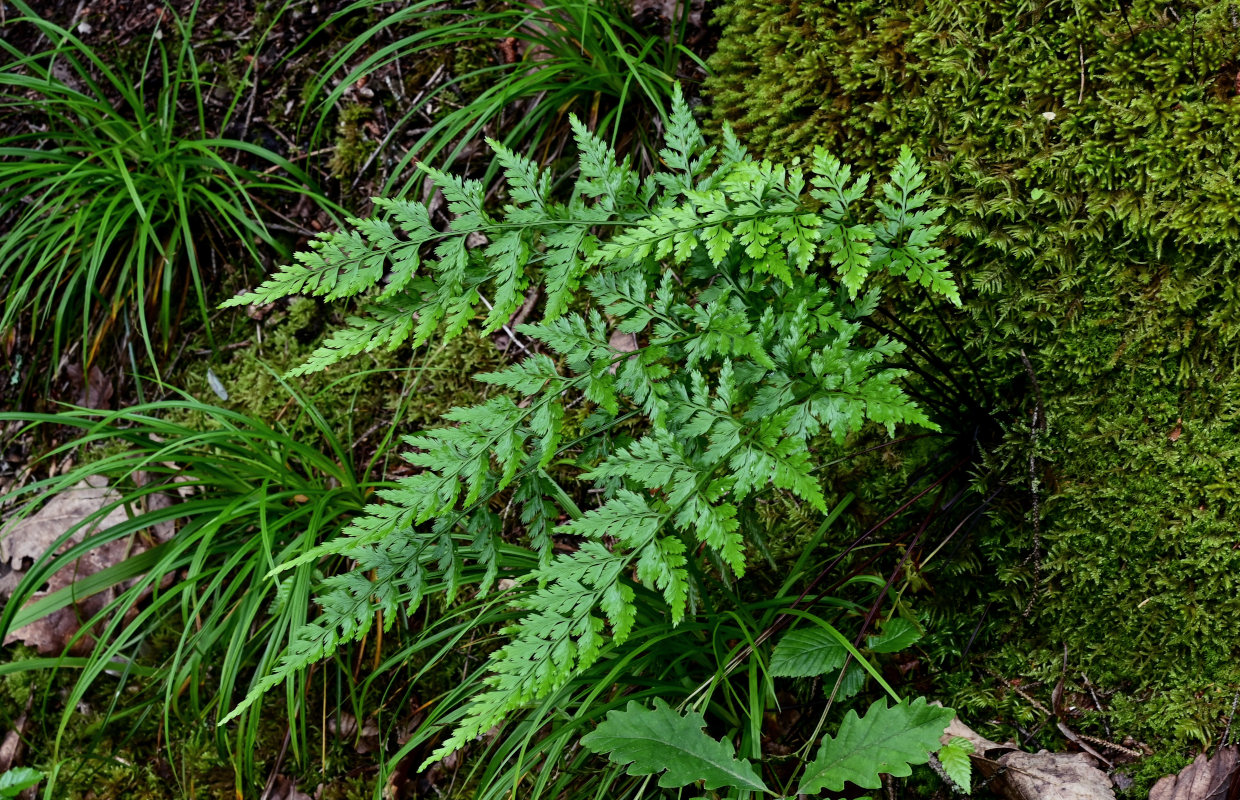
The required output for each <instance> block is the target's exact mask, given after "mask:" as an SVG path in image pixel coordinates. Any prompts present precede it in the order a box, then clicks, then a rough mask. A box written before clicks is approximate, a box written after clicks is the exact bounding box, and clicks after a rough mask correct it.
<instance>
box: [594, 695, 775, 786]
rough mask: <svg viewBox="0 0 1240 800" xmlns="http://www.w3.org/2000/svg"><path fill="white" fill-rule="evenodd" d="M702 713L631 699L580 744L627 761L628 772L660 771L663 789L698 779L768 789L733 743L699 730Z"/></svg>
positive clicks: (706, 783)
mask: <svg viewBox="0 0 1240 800" xmlns="http://www.w3.org/2000/svg"><path fill="white" fill-rule="evenodd" d="M704 727H706V720H705V719H704V718H703V717H702V715H701V714H698V713H695V712H690V713H689V714H688V715H686V716H683V717H682V716H681V715H680V714H677V713H676V712H675V711H674V710H673V709H672V708H671V707H669V706H668V705H667V703H665V702H663V700H660V699H656V700H655V702H654V708H643V707H642V706H641V705H639V704H638V703H635V702H633V701H631V700H630V701H629V704H628V706H626V707H625V709H624V710H623V711H612V712H609V713H608V714H607V719H606V721H604V722H603V723H602V724H601V725H599V726H598V728H597V729H595V730H594V731H593V732H591V733H589V734H587V735H586V736H584V737H582V739H581V744H582V746H583V747H588V748H589V749H591V750H593V751H595V752H597V753H606V754H607V757H608V758H610V759H611V760H612V761H613V762H615V763H617V764H622V765H624V764H627V765H628V767H627V769H628V773H629V774H630V775H654V774H656V773H662V774H660V775H659V785H660V786H662V787H664V788H675V787H680V786H688V785H689V784H691V783H696V782H698V781H702V782H703V783H702V788H704V789H707V790H710V789H718V788H719V787H721V786H729V787H736V788H740V789H749V790H751V791H755V792H765V791H769V790H768V789H767V788H766V784H765V783H763V782H762V778H761V776H760V775H758V773H757V771H756V770H754V768H753V765H752V764H751V763H749V762H748V761H746V760H744V759H738V758H737V757H736V749H735V748H734V747H733V746H732V743H731V742H729V741H727V740H723V741H719V740H717V739H712V738H711V737H710V736H708V735H707V734H706V732H705V731H703V730H702V728H704Z"/></svg>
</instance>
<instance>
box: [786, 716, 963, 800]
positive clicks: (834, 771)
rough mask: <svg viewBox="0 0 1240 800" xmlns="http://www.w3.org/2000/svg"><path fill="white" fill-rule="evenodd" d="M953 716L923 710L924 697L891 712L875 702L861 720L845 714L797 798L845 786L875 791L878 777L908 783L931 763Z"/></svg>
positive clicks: (808, 771) (825, 741)
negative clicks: (921, 767)
mask: <svg viewBox="0 0 1240 800" xmlns="http://www.w3.org/2000/svg"><path fill="white" fill-rule="evenodd" d="M954 716H955V712H954V711H952V710H951V709H950V708H941V707H939V706H931V705H928V704H927V703H926V699H925V698H924V697H919V698H917V699H916V700H914V701H913V702H912V703H909V702H908V700H901V701H900V702H899V703H898V704H896V705H894V706H890V707H889V706H888V705H887V701H886V700H877V701H875V702H874V704H873V705H872V706H870V708H869V710H868V711H866V712H865V716H863V717H858V716H857V712H856V711H855V710H850V711H849V712H848V714H847V715H846V716H845V717H844V722H843V724H841V725H840V729H839V731H838V732H837V733H836V735H835V736H834V737H832V736H827V737H825V738H824V739H823V740H822V744H821V745H820V746H819V748H818V754H817V755H816V756H815V757H814V760H813V761H812V762H811V763H810V764H809V765H808V766H807V767H806V768H805V774H804V775H803V776H802V777H801V786H800V788H798V789H797V793H798V794H815V793H816V792H820V791H822V790H824V789H826V790H828V791H832V792H838V791H840V790H841V789H843V788H844V784H845V783H852V784H854V785H856V786H859V787H861V788H862V789H878V788H880V787H881V786H882V783H881V780H880V778H879V776H880V775H883V774H887V775H894V776H895V777H897V778H904V777H907V776H909V775H911V774H912V771H913V770H912V767H913V765H916V764H925V763H926V762H927V761H929V760H930V754H931V753H933V752H934V751H936V750H937V749H938V748H939V737H940V736H942V735H943V731H944V730H946V728H947V725H948V723H950V722H951V721H952V718H953V717H954Z"/></svg>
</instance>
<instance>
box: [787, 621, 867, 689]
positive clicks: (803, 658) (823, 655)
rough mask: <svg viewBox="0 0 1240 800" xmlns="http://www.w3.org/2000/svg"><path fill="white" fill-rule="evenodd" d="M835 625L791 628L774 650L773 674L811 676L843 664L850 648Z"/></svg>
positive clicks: (799, 676) (837, 667) (796, 676)
mask: <svg viewBox="0 0 1240 800" xmlns="http://www.w3.org/2000/svg"><path fill="white" fill-rule="evenodd" d="M842 639H843V636H841V635H840V633H839V631H836V630H834V629H832V630H829V631H828V630H826V629H824V628H819V627H816V626H815V627H812V628H797V629H795V630H791V631H788V632H787V633H786V634H784V637H783V638H782V639H780V640H779V644H777V645H775V652H773V653H772V654H771V674H772V675H777V676H781V677H785V678H812V677H816V676H818V675H822V674H824V673H827V672H830V671H832V670H837V669H839V668H840V667H842V666H844V659H845V658H847V657H848V649H847V648H846V647H845V646H844V644H843V641H841V640H842Z"/></svg>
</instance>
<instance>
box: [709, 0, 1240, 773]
mask: <svg viewBox="0 0 1240 800" xmlns="http://www.w3.org/2000/svg"><path fill="white" fill-rule="evenodd" d="M719 14H720V19H721V20H722V22H723V24H724V35H723V38H722V40H721V42H720V45H719V49H718V52H717V53H716V55H715V56H714V58H713V60H712V61H711V66H712V69H713V74H714V77H713V78H712V79H711V81H710V82H709V85H708V88H709V91H710V94H711V97H710V102H711V103H712V106H713V109H714V114H715V115H716V118H717V119H718V120H726V121H728V122H730V123H731V124H732V125H733V126H734V127H735V128H736V129H737V130H738V132H739V133H740V134H741V135H742V136H744V137H746V138H747V140H748V141H749V142H750V143H752V144H753V145H754V146H755V147H757V148H759V149H760V150H762V151H763V152H765V153H767V154H769V155H771V156H773V157H779V158H788V157H792V156H796V155H805V154H807V153H808V152H809V151H810V150H811V148H812V147H813V146H816V145H825V146H827V147H829V148H832V149H834V150H835V151H836V152H838V153H839V155H840V156H841V157H842V158H845V159H848V160H851V161H853V162H855V163H858V164H862V165H870V164H876V163H882V162H883V161H885V160H887V159H889V158H891V157H892V155H893V154H894V153H895V152H896V151H897V149H898V148H899V147H900V146H903V145H908V146H910V147H912V148H913V150H914V152H916V153H917V154H918V155H919V156H920V157H922V158H924V159H926V160H927V161H928V162H929V164H930V166H929V167H928V171H929V172H930V174H931V182H932V183H933V187H934V191H935V193H936V194H937V195H938V196H939V197H940V198H941V201H942V202H943V203H944V204H945V205H946V208H947V212H946V214H945V216H944V221H945V222H946V223H947V224H948V226H949V231H950V232H951V233H952V234H953V235H954V237H955V241H954V242H953V243H952V246H950V247H949V250H950V252H951V255H952V258H953V263H955V264H959V265H960V275H961V278H962V283H963V296H964V298H965V309H966V310H965V312H963V313H960V314H958V315H954V316H945V317H944V319H945V320H947V322H948V324H947V325H944V324H943V323H942V322H941V321H940V320H939V319H938V318H937V317H936V316H935V315H933V314H930V313H927V311H926V310H925V309H924V308H923V309H921V310H917V309H915V308H913V307H912V306H911V304H909V303H908V302H907V301H908V300H909V299H911V297H912V296H911V295H907V294H906V295H904V297H903V300H904V301H905V302H904V303H903V304H902V305H899V306H897V308H898V309H899V313H901V314H902V315H903V319H904V320H905V321H906V322H907V323H908V324H909V325H910V328H911V329H912V330H913V331H914V332H915V333H916V335H917V336H918V337H919V338H921V339H922V340H923V341H924V342H925V343H926V345H927V347H926V350H927V351H928V352H931V353H948V354H952V357H951V358H950V359H949V361H950V362H951V363H952V364H954V366H955V369H956V371H957V374H959V375H972V376H974V377H975V378H976V380H975V383H978V384H981V385H982V386H984V387H986V390H985V391H984V393H983V394H984V396H985V397H986V398H987V399H986V400H985V401H984V404H985V405H986V406H988V407H989V408H990V409H991V410H993V412H994V416H995V418H996V419H997V420H998V422H999V423H1000V424H1001V425H1002V426H1003V427H1004V430H1005V431H1006V434H1005V435H1004V436H1003V437H1002V439H1001V441H1000V442H998V443H995V442H991V443H990V446H989V447H988V448H987V449H988V450H989V451H990V452H991V455H990V456H989V457H988V459H989V460H988V461H987V460H985V459H984V461H985V462H986V463H992V462H993V464H997V465H999V466H1002V467H1004V469H1003V470H1002V479H1003V481H1005V482H1006V483H1007V484H1008V485H1009V487H1010V493H1009V495H1010V499H1009V500H1007V501H1005V503H1004V505H1003V507H1002V509H1001V511H1002V512H1003V513H1000V514H998V515H996V516H995V522H992V523H991V526H990V533H988V534H987V535H986V536H984V537H983V538H982V539H981V540H980V544H981V545H982V548H981V549H980V551H979V552H978V554H977V557H978V558H980V559H982V560H983V561H985V560H987V559H989V560H990V561H991V563H990V564H989V565H988V566H986V568H985V569H984V570H981V572H989V573H993V574H996V575H998V576H1000V578H1001V579H1002V581H1001V583H1002V586H1001V587H998V588H995V589H994V590H992V591H990V592H989V594H988V596H984V597H980V598H978V599H977V600H975V601H968V602H962V603H961V608H960V611H959V614H958V616H961V617H969V616H970V615H974V616H976V615H978V614H980V613H981V612H982V610H983V609H985V613H986V619H987V624H985V625H983V627H982V628H981V629H980V630H977V631H973V632H972V633H975V634H976V635H977V639H976V641H975V642H974V643H973V651H974V652H975V653H976V652H983V651H984V652H987V653H988V658H987V659H986V661H985V664H987V665H989V668H990V669H993V670H994V671H996V672H1000V673H1004V677H1005V678H1007V679H1009V680H1014V681H1022V682H1023V684H1024V685H1025V686H1027V687H1030V688H1029V693H1030V694H1031V695H1032V696H1034V697H1036V698H1038V699H1039V700H1040V702H1042V703H1043V704H1047V705H1049V700H1050V693H1051V689H1052V688H1053V687H1054V685H1055V683H1056V682H1057V680H1058V679H1059V677H1060V676H1061V674H1066V676H1067V678H1066V682H1067V683H1068V684H1069V685H1071V684H1072V682H1074V681H1075V682H1076V684H1077V685H1076V686H1075V689H1074V691H1079V692H1080V693H1081V694H1082V695H1083V696H1086V697H1087V696H1088V695H1089V686H1092V687H1093V689H1094V690H1095V693H1096V694H1097V696H1098V700H1097V702H1096V703H1094V702H1093V701H1087V702H1082V703H1080V704H1079V707H1080V708H1081V709H1084V710H1083V711H1081V717H1080V718H1079V719H1076V720H1075V721H1074V722H1072V724H1073V725H1074V726H1077V727H1079V728H1080V729H1081V730H1083V731H1087V732H1089V733H1091V734H1095V735H1098V736H1106V735H1107V730H1109V731H1110V733H1111V735H1112V736H1113V737H1115V738H1117V739H1118V738H1122V737H1124V736H1129V735H1130V736H1133V737H1135V738H1136V739H1140V740H1146V741H1147V742H1148V743H1149V744H1150V745H1151V746H1152V747H1153V748H1154V749H1155V750H1156V751H1157V753H1158V755H1157V756H1156V757H1155V758H1154V759H1151V760H1148V761H1146V762H1145V766H1140V767H1138V768H1137V769H1138V770H1139V773H1140V778H1141V780H1140V781H1139V782H1138V785H1137V786H1136V788H1135V789H1134V791H1138V792H1139V791H1141V790H1142V788H1143V786H1147V785H1148V781H1147V779H1148V778H1150V777H1152V776H1153V774H1154V773H1153V770H1154V769H1156V768H1157V769H1163V768H1167V769H1170V768H1172V767H1174V766H1176V765H1178V764H1179V763H1181V762H1182V760H1183V759H1185V758H1187V757H1189V756H1190V755H1191V754H1192V753H1193V752H1194V751H1196V750H1197V749H1200V748H1203V747H1208V746H1209V745H1211V743H1214V742H1217V740H1218V736H1219V734H1221V732H1222V729H1223V726H1224V724H1225V722H1226V718H1227V715H1228V711H1229V709H1230V707H1231V701H1232V698H1233V697H1234V695H1235V692H1236V690H1237V688H1240V675H1238V674H1237V670H1236V668H1235V666H1234V664H1235V663H1236V657H1237V654H1238V653H1240V637H1238V636H1237V634H1236V628H1235V625H1234V624H1232V623H1233V622H1234V620H1235V618H1236V615H1237V612H1238V611H1240V609H1238V608H1237V600H1236V597H1237V591H1236V585H1235V584H1236V576H1237V575H1238V574H1240V550H1238V549H1237V548H1236V547H1235V546H1234V533H1232V532H1234V529H1235V523H1236V520H1237V512H1236V509H1235V507H1234V503H1235V493H1236V490H1235V481H1234V475H1235V474H1236V466H1237V465H1236V458H1237V453H1238V452H1240V437H1237V428H1236V409H1235V400H1234V398H1235V397H1236V396H1237V394H1236V393H1237V390H1238V389H1240V386H1237V380H1236V378H1235V367H1236V364H1235V357H1234V350H1235V341H1236V336H1237V332H1238V331H1240V328H1238V327H1237V321H1238V319H1240V303H1238V299H1240V298H1238V296H1237V294H1236V292H1235V289H1234V274H1235V270H1236V267H1237V263H1236V255H1235V252H1236V251H1235V246H1234V242H1235V240H1236V235H1237V233H1238V232H1240V217H1237V214H1236V209H1237V208H1238V207H1240V189H1238V188H1237V180H1236V179H1237V169H1238V168H1237V163H1238V162H1237V160H1236V159H1235V158H1234V155H1233V152H1232V150H1233V147H1232V145H1231V144H1230V143H1231V142H1234V141H1235V139H1236V136H1237V135H1238V134H1240V110H1238V108H1240V107H1238V106H1237V105H1236V104H1237V100H1236V99H1235V98H1236V96H1237V94H1238V91H1237V86H1238V85H1240V84H1238V83H1237V80H1238V78H1237V63H1240V19H1238V18H1237V13H1236V11H1235V9H1233V8H1231V7H1230V6H1228V5H1227V4H1217V3H1196V2H1190V3H1181V4H1176V5H1174V6H1168V5H1166V4H1160V3H1153V2H1134V3H1131V4H1112V3H1105V2H1093V0H1077V1H1076V2H1052V3H1041V2H1029V1H1028V0H1005V2H1002V3H999V4H992V3H982V2H971V1H970V2H963V3H960V2H946V1H944V0H923V1H922V2H915V3H894V2H876V1H875V0H852V1H850V2H844V3H825V2H791V0H784V2H777V3H753V2H750V1H749V0H733V1H732V2H731V3H729V4H728V5H727V6H726V7H725V8H724V9H722V10H721V11H720V12H719ZM955 337H959V338H960V339H963V340H964V350H963V353H966V354H968V356H969V357H970V358H971V359H972V360H973V362H974V365H973V366H972V367H970V366H967V364H966V361H967V360H966V359H965V358H964V356H963V355H961V353H962V351H961V348H959V347H957V346H956V344H955V342H954V341H953V339H954V338H955ZM1022 353H1023V355H1024V356H1027V357H1028V359H1029V365H1028V366H1027V367H1026V366H1025V364H1024V363H1023V361H1022ZM1038 411H1040V414H1039V416H1040V420H1039V423H1038V427H1039V428H1041V426H1042V425H1045V426H1046V429H1045V430H1044V431H1043V430H1039V431H1038V432H1037V435H1036V436H1032V435H1031V433H1030V425H1031V417H1032V415H1033V414H1034V413H1035V412H1038ZM1031 452H1032V455H1034V457H1035V461H1034V466H1033V469H1032V471H1031V470H1030V466H1029V461H1028V458H1029V455H1030V454H1031ZM1031 479H1032V481H1035V482H1036V484H1037V488H1036V495H1037V499H1038V501H1039V504H1040V508H1041V511H1042V514H1043V516H1042V519H1041V520H1040V521H1039V523H1038V524H1037V525H1035V524H1033V522H1032V514H1031V512H1030V511H1029V509H1030V508H1031V507H1032V500H1033V495H1034V492H1032V491H1031V490H1030V485H1031ZM877 480H878V481H879V482H880V483H881V482H882V481H887V480H888V479H887V478H885V477H883V476H881V475H880V476H879V478H878V479H877ZM879 488H880V490H881V486H880V487H879ZM865 491H866V489H865V488H864V487H863V488H861V489H858V492H859V493H865ZM881 494H882V492H881V491H878V492H876V495H879V496H881ZM1038 530H1040V536H1039V535H1038V533H1037V532H1036V531H1038ZM1038 540H1040V541H1038ZM1017 542H1019V543H1020V545H1021V546H1020V547H1019V548H1018V547H1016V546H1015V544H1016V543H1017ZM1026 556H1029V558H1026ZM975 574H976V573H975ZM1035 585H1036V587H1037V588H1036V591H1034V590H1033V587H1034V586H1035ZM971 586H972V577H971V576H970V575H968V574H967V573H964V574H961V575H960V576H959V580H957V581H956V582H954V583H952V582H949V583H948V584H947V585H945V586H942V587H940V590H941V591H940V593H943V592H946V593H953V592H954V591H956V590H957V589H958V588H961V589H963V590H965V591H968V590H969V589H970V587H971ZM1021 587H1026V588H1024V589H1022V588H1021ZM966 596H967V595H966ZM1030 604H1032V606H1031V607H1030ZM1026 608H1029V609H1030V610H1029V614H1028V616H1025V615H1024V614H1023V613H1022V612H1023V611H1024V610H1025V609H1026ZM961 628H962V634H961V635H962V636H963V637H964V638H965V639H966V640H968V639H969V637H970V635H971V632H970V630H969V629H968V627H966V626H961ZM1065 648H1066V653H1067V655H1066V663H1067V668H1066V670H1065V668H1064V664H1065ZM1082 675H1084V676H1087V679H1088V681H1089V686H1086V685H1085V679H1083V678H1082V677H1081V676H1082ZM951 680H952V679H947V681H946V682H948V683H950V682H951ZM963 680H964V683H965V684H971V683H977V684H979V685H981V686H987V685H989V686H990V687H991V688H990V690H989V691H987V692H985V693H984V694H985V697H982V696H980V695H979V694H978V692H977V691H976V690H974V689H968V688H965V687H963V686H962V687H961V688H960V699H961V700H962V701H963V700H965V699H967V700H968V701H969V703H971V704H972V705H971V706H970V705H968V704H966V705H965V707H966V708H970V707H971V708H972V710H973V713H974V714H975V715H976V716H977V717H978V718H979V719H980V718H982V717H983V716H988V711H993V710H994V709H995V708H1004V709H1005V712H1006V713H1007V717H1006V718H1007V719H1008V720H1009V721H1017V720H1019V719H1021V718H1020V717H1019V716H1013V714H1014V713H1015V710H1016V708H1017V707H1022V706H1023V707H1024V708H1025V713H1026V717H1027V721H1031V720H1033V719H1035V718H1038V719H1040V712H1036V711H1035V710H1032V709H1031V708H1030V706H1029V704H1028V702H1027V701H1026V700H1024V699H1022V698H1020V697H1019V695H1016V694H1014V693H1012V692H1010V691H1008V690H1007V688H1006V687H1005V686H1004V685H1003V684H1000V683H996V682H993V681H991V679H990V678H989V677H988V675H987V673H985V672H984V671H973V672H971V673H969V674H968V675H967V676H966V677H965V678H964V679H963ZM1099 706H1100V707H1101V709H1100V710H1099V708H1098V707H1099ZM1035 727H1036V725H1035ZM1049 727H1051V728H1053V725H1052V726H1049ZM1057 738H1058V737H1057V736H1047V735H1044V736H1043V737H1042V739H1043V741H1044V743H1047V744H1051V743H1053V742H1055V741H1056V739H1057Z"/></svg>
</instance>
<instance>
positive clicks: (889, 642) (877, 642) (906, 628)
mask: <svg viewBox="0 0 1240 800" xmlns="http://www.w3.org/2000/svg"><path fill="white" fill-rule="evenodd" d="M920 638H921V629H920V628H918V627H917V625H916V624H914V623H912V622H909V621H908V620H907V619H905V618H904V617H893V618H891V619H889V620H887V622H886V624H884V625H883V629H882V630H881V631H880V632H879V633H878V635H877V636H871V637H870V650H872V651H873V652H875V653H898V652H899V651H901V650H903V649H904V648H906V647H909V646H911V645H913V644H914V643H916V642H917V640H918V639H920Z"/></svg>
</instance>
